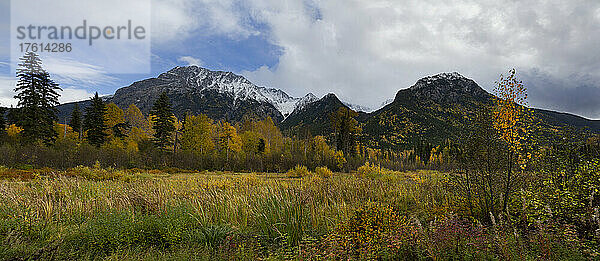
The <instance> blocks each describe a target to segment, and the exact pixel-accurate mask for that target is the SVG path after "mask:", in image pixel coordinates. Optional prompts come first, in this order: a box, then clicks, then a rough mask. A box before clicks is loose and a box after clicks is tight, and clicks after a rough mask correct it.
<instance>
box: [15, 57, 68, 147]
mask: <svg viewBox="0 0 600 261" xmlns="http://www.w3.org/2000/svg"><path fill="white" fill-rule="evenodd" d="M20 60H21V63H20V64H19V68H18V69H17V78H19V80H18V81H17V87H16V88H15V92H16V93H17V94H16V95H15V98H16V99H17V100H19V103H18V104H17V110H18V113H17V114H18V117H17V118H16V125H17V126H19V127H21V128H23V132H22V136H23V141H26V142H34V141H36V140H42V141H44V142H45V143H51V142H53V141H54V140H55V139H56V137H57V135H58V134H57V133H56V131H55V130H54V121H56V120H57V117H56V108H55V106H57V105H58V104H59V103H58V97H59V96H60V95H59V94H58V92H57V91H58V90H61V89H60V88H59V87H58V84H56V83H55V82H54V81H52V79H50V75H49V74H48V73H47V72H46V71H45V70H44V69H43V68H42V61H41V60H40V58H39V56H38V55H37V54H36V53H33V52H29V53H27V54H25V56H23V57H21V58H20Z"/></svg>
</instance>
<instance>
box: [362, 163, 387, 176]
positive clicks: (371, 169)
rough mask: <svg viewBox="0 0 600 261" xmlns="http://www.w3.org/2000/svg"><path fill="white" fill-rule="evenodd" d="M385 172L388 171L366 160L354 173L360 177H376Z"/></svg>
mask: <svg viewBox="0 0 600 261" xmlns="http://www.w3.org/2000/svg"><path fill="white" fill-rule="evenodd" d="M386 172H389V171H388V170H386V169H385V168H382V167H381V166H379V165H375V164H372V163H369V162H366V163H365V165H362V166H360V167H359V168H358V170H357V171H356V174H357V175H358V176H359V177H361V178H376V177H381V176H382V175H383V174H385V173H386Z"/></svg>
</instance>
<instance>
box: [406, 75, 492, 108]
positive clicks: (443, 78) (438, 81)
mask: <svg viewBox="0 0 600 261" xmlns="http://www.w3.org/2000/svg"><path fill="white" fill-rule="evenodd" d="M409 90H410V91H411V92H412V94H413V95H414V97H416V98H418V99H431V100H432V101H435V102H436V103H440V104H441V103H457V102H462V101H471V100H479V101H487V100H489V99H491V98H492V97H493V96H492V95H491V94H489V93H488V92H486V91H485V90H484V89H482V88H481V87H479V85H477V83H475V81H473V80H471V79H467V78H466V77H464V76H462V75H460V74H459V73H457V72H453V73H440V74H437V75H433V76H428V77H425V78H422V79H420V80H418V81H417V83H415V85H413V86H412V87H410V88H409ZM398 94H400V93H398Z"/></svg>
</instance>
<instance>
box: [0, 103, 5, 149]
mask: <svg viewBox="0 0 600 261" xmlns="http://www.w3.org/2000/svg"><path fill="white" fill-rule="evenodd" d="M4 114H6V109H5V108H3V107H0V143H2V142H4V140H5V138H6V120H5V119H4Z"/></svg>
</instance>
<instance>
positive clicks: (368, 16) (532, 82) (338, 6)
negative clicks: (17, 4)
mask: <svg viewBox="0 0 600 261" xmlns="http://www.w3.org/2000/svg"><path fill="white" fill-rule="evenodd" d="M57 1H59V0H57ZM148 1H151V24H152V26H151V57H150V61H151V67H150V71H148V72H146V73H136V74H114V73H109V72H110V71H112V70H110V68H102V67H99V66H97V65H94V64H90V63H78V62H77V61H74V62H71V63H69V64H68V66H69V67H68V68H69V70H66V71H65V70H63V71H55V72H54V73H53V71H52V69H49V71H50V73H51V74H52V77H53V78H54V79H56V81H57V82H58V83H59V84H61V87H62V88H63V89H64V91H63V93H62V98H61V101H63V102H66V101H74V100H81V99H87V98H88V97H90V96H91V95H92V94H93V93H94V92H96V91H97V92H99V93H100V94H112V93H114V91H115V90H116V89H118V88H120V87H124V86H128V85H129V84H131V83H132V82H134V81H137V80H142V79H145V78H149V77H156V76H157V75H159V74H160V73H163V72H166V71H168V70H169V69H171V68H173V67H175V66H184V65H199V66H203V67H205V68H208V69H211V70H224V71H232V72H234V73H237V74H241V75H244V76H245V77H246V78H248V79H249V80H250V81H252V82H253V83H255V84H257V85H259V86H267V87H274V88H279V89H282V90H284V91H285V92H287V93H288V94H290V95H292V96H303V95H305V94H306V93H308V92H312V93H314V94H315V95H317V96H321V95H325V94H327V93H330V92H333V93H335V94H336V95H338V96H339V97H340V98H341V99H342V100H344V101H348V102H351V103H355V104H359V105H363V106H368V107H371V108H378V107H379V105H380V104H381V103H382V102H384V101H385V100H388V99H390V98H393V97H394V96H395V94H396V92H397V91H398V90H400V89H405V88H408V87H410V86H412V85H413V84H414V83H415V82H416V81H417V80H418V79H420V78H422V77H425V76H428V75H433V74H437V73H440V72H459V73H460V74H462V75H464V76H465V77H468V78H471V79H473V80H475V81H476V82H477V83H478V84H479V85H481V86H482V87H483V88H484V89H486V90H488V91H492V90H493V88H494V82H495V81H496V80H497V79H498V78H499V76H500V74H502V73H507V72H508V70H509V69H511V68H515V69H516V70H517V76H518V78H520V79H521V80H522V81H523V82H524V84H525V86H526V87H527V88H528V93H529V96H528V97H529V105H530V106H532V107H536V108H544V109H551V110H556V111H561V112H569V113H574V114H577V115H581V116H584V117H587V118H592V119H600V48H598V43H600V1H597V0H571V1H545V0H522V1H511V0H508V1H488V0H473V1H470V0H450V1H438V0H418V1H401V0H369V1H365V0H323V1H321V0H293V1H292V0H246V1H236V0H148ZM9 5H10V1H8V0H0V105H2V106H8V105H11V104H15V101H14V100H13V98H12V96H13V95H14V93H13V88H14V84H15V79H16V78H15V77H14V75H15V73H14V72H13V71H11V69H10V66H9V65H8V63H9V61H10V51H9V48H10V41H9V37H10V11H9V10H10V8H9V7H10V6H9ZM69 11H71V12H76V11H77V10H69ZM39 15H49V14H39ZM45 65H46V66H47V67H54V68H58V67H60V66H63V67H64V66H65V64H64V63H63V64H60V63H58V62H55V63H54V64H53V62H52V61H49V62H48V63H46V64H45ZM113 69H114V68H113ZM70 71H71V72H72V71H79V72H86V73H84V74H73V73H69V72H70Z"/></svg>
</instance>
